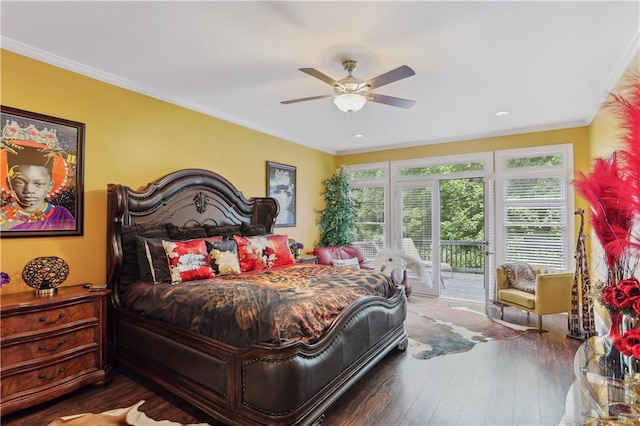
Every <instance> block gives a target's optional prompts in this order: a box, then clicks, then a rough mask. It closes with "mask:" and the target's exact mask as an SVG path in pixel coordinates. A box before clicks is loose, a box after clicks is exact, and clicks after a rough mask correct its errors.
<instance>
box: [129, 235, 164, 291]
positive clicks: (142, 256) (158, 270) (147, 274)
mask: <svg viewBox="0 0 640 426" xmlns="http://www.w3.org/2000/svg"><path fill="white" fill-rule="evenodd" d="M163 240H165V238H146V237H136V241H137V253H138V268H139V270H140V278H141V279H142V280H143V281H147V282H154V283H160V282H169V281H171V273H170V272H169V263H168V262H167V254H166V252H165V250H164V246H163V245H162V241H163Z"/></svg>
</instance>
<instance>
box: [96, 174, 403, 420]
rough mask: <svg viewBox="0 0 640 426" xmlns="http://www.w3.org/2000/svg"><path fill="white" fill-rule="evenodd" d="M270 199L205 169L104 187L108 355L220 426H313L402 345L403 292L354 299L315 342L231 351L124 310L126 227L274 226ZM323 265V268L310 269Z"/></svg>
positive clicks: (259, 345)
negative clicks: (140, 185) (136, 185)
mask: <svg viewBox="0 0 640 426" xmlns="http://www.w3.org/2000/svg"><path fill="white" fill-rule="evenodd" d="M277 213H278V205H277V202H276V201H275V200H274V199H272V198H259V197H256V198H249V199H247V198H245V197H244V196H243V195H242V193H240V192H239V191H238V190H237V189H236V188H235V187H234V186H233V185H232V184H231V183H230V182H229V181H228V180H226V179H225V178H223V177H221V176H220V175H218V174H216V173H213V172H211V171H207V170H202V169H185V170H180V171H176V172H173V173H170V174H168V175H166V176H164V177H162V178H161V179H159V180H157V181H155V182H152V183H150V184H149V185H148V186H147V187H146V188H144V189H141V190H135V189H131V188H129V187H127V186H124V185H120V184H109V185H108V213H107V274H108V286H109V287H110V288H111V289H112V290H113V293H112V301H113V309H112V310H111V312H110V314H111V320H110V321H109V326H110V330H109V335H110V338H109V358H110V359H111V361H112V362H113V363H114V364H115V365H116V366H123V367H126V368H129V369H131V370H133V371H135V372H137V373H139V374H141V375H143V376H145V377H147V378H149V379H151V380H153V381H155V382H157V383H159V384H160V385H162V386H163V387H165V388H166V389H168V390H170V391H172V392H173V393H175V394H176V395H178V396H179V397H181V398H183V399H184V400H186V401H188V402H189V403H191V404H193V405H195V406H196V407H198V408H200V409H201V410H203V411H205V412H207V413H208V414H210V415H212V416H213V417H215V418H217V419H219V420H220V421H222V422H224V423H227V424H246V425H249V424H251V425H253V424H265V425H297V424H321V423H322V421H323V419H324V412H325V410H327V409H328V407H329V406H330V405H331V404H332V403H333V402H335V401H336V400H337V399H338V398H339V397H340V396H341V395H342V394H343V393H344V392H345V391H346V390H347V389H349V388H350V387H351V386H352V385H353V384H354V383H356V382H357V381H358V380H359V379H360V378H361V377H362V376H363V375H364V374H366V372H367V371H369V370H370V369H371V368H373V367H374V366H375V365H376V363H378V362H379V361H380V360H381V359H382V358H383V357H384V356H386V355H387V354H388V353H389V352H390V351H392V350H394V349H395V348H397V349H400V350H404V349H406V345H407V338H406V334H405V331H404V327H403V322H404V319H405V317H406V297H405V295H404V290H403V289H402V288H400V287H398V288H397V289H396V290H394V291H395V293H393V296H392V297H389V298H384V297H378V296H367V297H360V298H358V299H357V300H356V301H355V302H353V303H351V304H350V305H348V306H347V307H346V308H345V309H344V310H342V311H341V312H340V313H339V314H338V316H337V317H336V318H335V320H333V322H332V323H331V325H330V327H329V328H328V330H326V332H325V333H324V334H323V336H322V338H321V339H320V340H319V341H318V342H316V343H314V344H304V343H302V342H299V341H286V342H282V343H277V344H274V343H257V344H254V345H252V346H251V347H248V348H238V347H234V346H232V345H229V344H226V343H223V342H221V341H218V340H214V339H212V338H209V337H206V336H203V335H201V334H198V333H195V332H192V331H189V330H185V329H183V328H178V327H175V326H172V325H170V324H168V323H166V322H163V321H159V320H156V319H153V318H150V317H149V316H148V315H143V314H140V313H138V312H135V311H133V310H130V309H127V308H125V307H124V306H123V304H122V301H121V298H120V295H121V293H120V291H121V289H122V287H123V286H124V285H125V282H126V277H127V274H130V269H131V268H128V265H127V262H128V261H127V259H128V258H129V257H128V256H130V253H129V254H127V250H128V249H127V248H126V244H124V245H123V241H124V238H123V232H124V231H125V229H127V230H130V229H132V228H133V229H137V227H140V228H144V227H150V226H156V225H161V224H167V223H168V224H173V225H176V226H178V227H190V226H204V225H207V224H209V225H223V224H232V225H239V224H262V225H264V226H265V228H266V230H267V231H268V232H272V230H273V224H274V219H275V217H276V216H277ZM317 267H318V268H321V267H322V266H317Z"/></svg>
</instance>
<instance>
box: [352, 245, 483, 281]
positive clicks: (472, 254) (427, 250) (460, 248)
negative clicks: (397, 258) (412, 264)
mask: <svg viewBox="0 0 640 426" xmlns="http://www.w3.org/2000/svg"><path fill="white" fill-rule="evenodd" d="M414 243H415V245H416V248H417V249H418V253H420V257H421V258H422V259H423V260H427V259H431V241H430V240H414ZM357 245H358V246H359V247H360V248H361V250H362V251H363V252H364V254H365V257H366V258H367V259H371V260H372V259H374V258H375V257H376V254H377V253H378V251H379V250H380V249H382V243H381V242H374V241H364V242H358V243H357ZM484 259H485V256H484V243H483V242H482V241H451V240H443V241H442V245H441V249H440V261H441V262H444V263H448V264H450V265H451V267H452V268H453V270H454V271H456V272H475V273H483V272H484Z"/></svg>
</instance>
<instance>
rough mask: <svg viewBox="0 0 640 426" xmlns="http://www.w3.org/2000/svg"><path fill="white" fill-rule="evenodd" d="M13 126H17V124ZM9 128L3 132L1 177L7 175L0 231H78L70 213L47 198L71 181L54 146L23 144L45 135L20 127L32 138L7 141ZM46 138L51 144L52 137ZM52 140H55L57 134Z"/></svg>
mask: <svg viewBox="0 0 640 426" xmlns="http://www.w3.org/2000/svg"><path fill="white" fill-rule="evenodd" d="M11 125H13V126H17V124H16V123H11ZM9 126H10V124H9V123H7V126H5V129H3V151H4V153H3V154H5V155H3V156H2V160H3V161H2V162H3V163H5V164H6V168H4V167H3V169H4V170H3V172H4V173H2V174H5V173H6V175H5V182H3V184H4V185H2V204H1V209H0V230H3V231H7V230H12V231H18V230H67V229H75V227H76V219H75V217H74V216H73V215H72V214H71V212H70V211H69V210H68V209H66V208H65V207H63V206H61V205H54V204H52V203H51V202H49V201H48V197H50V196H52V195H53V194H54V193H55V194H58V193H60V192H61V191H62V189H63V188H64V186H65V182H66V181H67V178H68V173H67V167H66V166H67V165H66V162H65V160H64V159H63V158H62V156H61V155H60V154H61V152H60V150H59V149H57V147H56V145H55V144H53V145H52V144H42V143H38V141H33V140H24V139H33V137H42V135H41V133H42V132H38V131H37V130H35V128H33V129H31V128H28V129H21V128H19V127H18V130H19V131H20V133H21V134H22V136H24V135H29V134H30V135H32V137H30V138H27V137H21V138H19V139H22V140H12V141H8V140H7V138H6V137H5V136H7V132H6V130H7V127H9ZM13 129H15V127H13ZM28 130H31V132H28ZM44 131H46V129H45V130H44ZM47 136H48V137H49V139H48V140H49V142H51V140H52V139H51V136H52V135H51V134H48V135H47ZM53 137H54V138H55V133H53ZM5 185H6V186H5Z"/></svg>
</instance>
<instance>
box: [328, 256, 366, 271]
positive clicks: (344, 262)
mask: <svg viewBox="0 0 640 426" xmlns="http://www.w3.org/2000/svg"><path fill="white" fill-rule="evenodd" d="M331 264H332V265H333V266H339V267H341V268H353V269H360V263H359V262H358V258H357V257H352V258H351V259H334V260H332V261H331Z"/></svg>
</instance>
